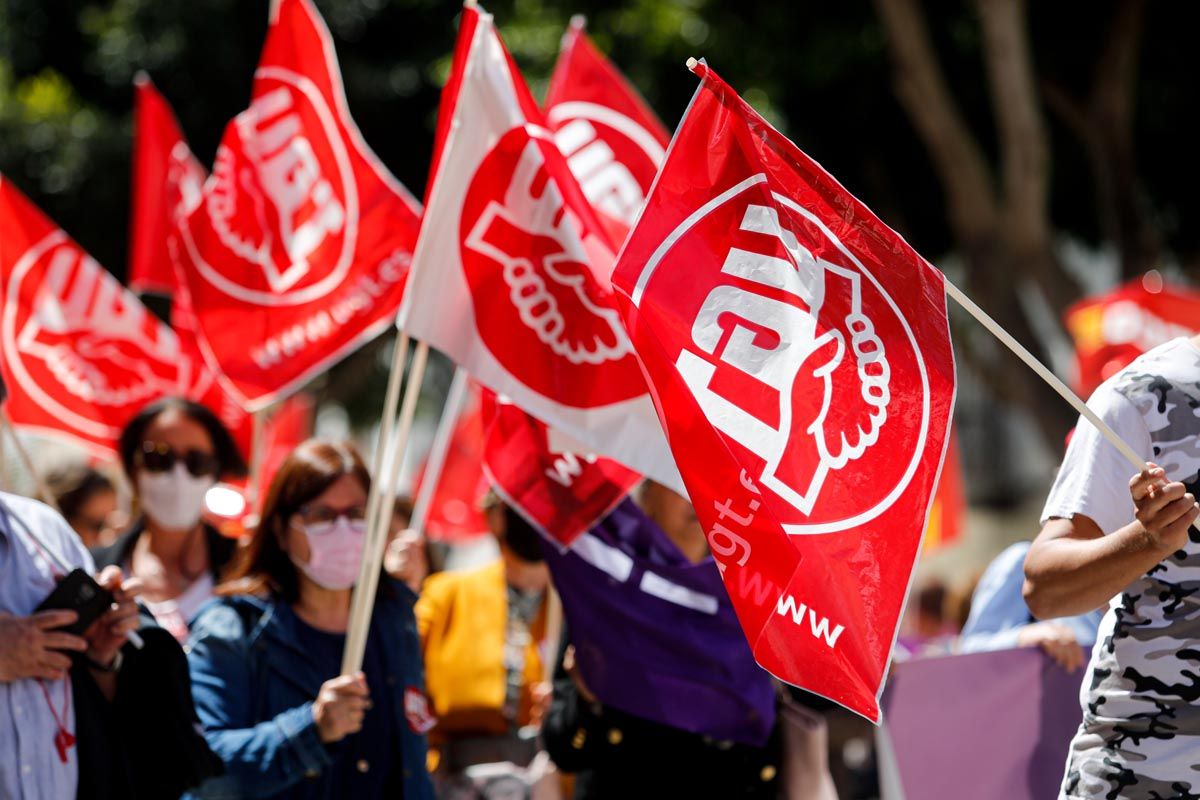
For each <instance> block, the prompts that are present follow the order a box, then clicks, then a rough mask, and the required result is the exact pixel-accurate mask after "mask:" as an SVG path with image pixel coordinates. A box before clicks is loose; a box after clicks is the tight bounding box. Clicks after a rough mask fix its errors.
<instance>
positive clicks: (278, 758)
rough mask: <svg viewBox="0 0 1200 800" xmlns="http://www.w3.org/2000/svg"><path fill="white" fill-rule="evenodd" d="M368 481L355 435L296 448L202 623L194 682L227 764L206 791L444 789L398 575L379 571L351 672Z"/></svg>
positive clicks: (323, 793) (292, 793)
mask: <svg viewBox="0 0 1200 800" xmlns="http://www.w3.org/2000/svg"><path fill="white" fill-rule="evenodd" d="M370 483H371V479H370V476H369V475H368V473H367V468H366V466H365V465H364V464H363V462H362V459H361V458H360V457H359V455H358V453H357V452H355V450H354V449H353V448H352V447H351V446H350V445H348V444H344V443H334V442H326V441H321V440H317V439H313V440H309V441H307V442H305V443H304V444H301V445H300V446H299V447H297V448H296V449H295V450H294V451H292V453H291V455H289V456H288V457H287V459H286V460H285V461H284V463H283V464H282V466H280V468H279V471H278V472H277V473H276V475H275V478H274V480H273V481H272V482H271V487H270V489H269V490H268V492H267V496H266V500H265V502H264V504H263V510H262V519H261V520H260V522H259V525H258V527H257V529H256V530H255V531H254V533H253V534H252V535H251V538H250V539H249V542H248V544H247V546H246V547H244V548H242V549H241V551H240V552H239V556H238V560H237V561H236V562H235V564H234V567H233V569H232V570H231V572H230V579H229V581H228V582H226V583H224V584H222V585H221V586H220V587H218V589H217V595H218V598H217V599H216V600H214V601H212V603H210V604H209V605H207V606H206V607H205V608H204V609H202V610H201V612H200V614H199V616H198V617H197V618H196V620H195V622H194V623H193V625H192V636H191V639H190V640H189V642H188V664H189V670H190V673H191V678H192V695H193V697H194V699H195V701H196V709H197V712H198V714H199V717H200V722H201V723H202V724H203V726H204V730H205V737H206V739H207V740H208V744H209V746H210V747H211V748H212V750H213V751H214V752H215V753H216V754H217V755H218V756H220V758H221V759H222V760H223V761H224V764H225V775H224V776H221V777H218V778H213V779H211V780H209V781H208V782H207V783H205V784H203V785H202V786H201V787H200V788H199V789H198V790H197V791H196V795H197V796H198V797H222V798H224V797H255V798H265V797H271V798H288V800H300V799H301V798H303V799H304V800H317V799H318V798H321V799H324V798H342V797H353V798H376V797H403V798H404V800H426V799H428V800H432V798H433V796H434V795H433V785H432V783H431V782H430V779H429V775H428V773H427V772H426V769H425V759H426V755H427V748H426V741H425V735H424V732H425V731H426V730H427V729H428V728H429V727H431V725H432V719H431V718H430V716H429V711H428V707H427V702H426V699H425V678H424V670H423V665H422V661H421V651H420V645H419V642H418V638H417V625H416V620H415V618H414V616H413V605H414V603H416V599H417V598H416V595H415V594H413V592H412V591H411V590H410V589H409V588H408V587H407V586H405V585H404V584H403V583H401V582H400V581H397V580H394V579H392V578H390V577H389V576H388V575H386V574H381V576H380V584H379V591H378V595H377V597H376V601H375V610H374V613H373V615H372V618H371V627H370V631H369V633H368V636H367V645H366V652H365V655H364V658H363V668H362V671H360V672H358V673H357V674H354V675H345V676H343V675H341V662H342V653H343V651H344V649H345V645H346V628H347V626H348V624H349V619H350V598H351V592H352V589H353V586H354V583H355V581H356V579H357V578H358V573H359V570H360V568H361V566H362V558H363V546H364V539H365V535H366V524H365V522H364V517H365V513H366V503H367V494H368V492H369V491H370ZM381 573H382V571H381Z"/></svg>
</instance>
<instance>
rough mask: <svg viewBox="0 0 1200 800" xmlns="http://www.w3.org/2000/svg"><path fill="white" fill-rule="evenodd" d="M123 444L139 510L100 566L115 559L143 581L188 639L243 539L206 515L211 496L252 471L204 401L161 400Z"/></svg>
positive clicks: (166, 618) (166, 622) (155, 605)
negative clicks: (206, 501)
mask: <svg viewBox="0 0 1200 800" xmlns="http://www.w3.org/2000/svg"><path fill="white" fill-rule="evenodd" d="M118 449H119V451H120V454H121V464H122V466H123V467H124V469H125V474H126V475H127V476H128V478H129V482H130V484H131V485H132V486H133V492H134V499H135V502H136V508H138V509H139V511H140V514H139V516H137V517H136V518H135V520H134V522H133V525H132V527H130V528H129V530H128V531H126V532H125V533H124V534H122V535H121V536H120V537H118V539H117V541H116V542H114V543H113V544H112V545H110V546H108V547H103V548H98V549H96V550H93V551H92V555H93V557H94V558H95V560H96V566H97V568H98V569H103V568H104V567H106V566H108V565H110V564H115V565H117V566H119V567H121V569H122V570H123V571H124V572H125V574H127V575H133V576H135V577H138V578H140V579H141V581H142V585H143V590H142V602H143V603H145V605H146V606H147V608H149V609H150V612H151V613H152V614H154V618H155V620H156V621H157V622H158V624H159V625H161V626H162V627H163V628H165V629H167V630H168V631H170V632H171V634H172V635H174V636H175V638H176V639H178V640H180V641H181V642H182V641H185V640H186V639H187V635H188V623H189V622H190V621H191V619H192V617H194V616H195V614H196V612H197V611H199V610H200V606H202V605H203V604H204V603H205V601H207V600H208V599H209V598H210V597H212V593H213V587H214V586H215V585H216V583H217V582H218V581H219V580H220V575H221V573H222V570H224V568H225V566H226V565H227V564H228V562H229V560H230V559H231V558H232V557H233V554H234V551H235V550H236V548H237V543H236V542H235V541H234V540H232V539H229V538H226V537H224V536H222V535H221V534H220V533H218V532H217V530H216V529H215V528H213V527H212V526H211V525H208V524H206V523H205V522H203V521H202V520H201V514H202V513H203V510H204V496H205V494H206V493H207V492H208V490H209V489H211V488H212V487H213V485H215V484H216V482H217V481H218V480H219V479H221V478H227V477H240V476H242V475H245V474H246V463H245V461H244V460H243V459H242V456H241V454H240V453H239V452H238V449H237V445H236V444H235V443H234V441H233V437H232V436H231V435H230V433H229V431H228V430H226V428H225V426H224V425H222V424H221V421H220V420H219V419H217V417H216V415H215V414H213V413H212V412H211V411H209V410H208V409H207V408H205V407H204V406H202V405H200V404H199V403H193V402H191V401H189V400H183V399H179V398H168V399H163V400H157V401H155V402H153V403H151V404H150V405H148V406H146V407H145V408H144V409H142V410H141V411H140V412H139V413H138V414H137V416H135V417H134V418H133V419H132V420H130V421H129V423H128V424H127V425H126V426H125V430H123V431H122V432H121V438H120V442H119V444H118Z"/></svg>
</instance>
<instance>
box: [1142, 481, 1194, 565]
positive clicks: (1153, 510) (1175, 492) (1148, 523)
mask: <svg viewBox="0 0 1200 800" xmlns="http://www.w3.org/2000/svg"><path fill="white" fill-rule="evenodd" d="M1166 479H1167V474H1166V472H1164V471H1163V469H1162V468H1161V467H1159V466H1158V465H1157V464H1147V465H1146V469H1144V470H1142V471H1141V472H1139V473H1138V474H1137V475H1134V476H1133V478H1131V479H1130V481H1129V493H1130V494H1131V495H1132V496H1133V504H1134V506H1135V507H1136V509H1137V511H1136V514H1135V516H1136V517H1137V521H1138V522H1139V523H1141V525H1142V528H1143V529H1145V531H1146V533H1147V534H1149V536H1150V538H1151V540H1152V541H1153V542H1154V544H1155V545H1157V546H1159V547H1161V548H1163V549H1164V550H1169V551H1170V552H1174V551H1176V550H1182V549H1183V547H1184V545H1186V544H1187V541H1188V526H1190V525H1191V524H1192V523H1193V522H1195V521H1196V518H1197V517H1200V506H1197V505H1196V498H1195V496H1193V495H1192V494H1191V493H1190V492H1188V490H1187V487H1186V486H1184V485H1183V484H1182V483H1179V482H1178V481H1175V482H1173V483H1166V482H1165V481H1166Z"/></svg>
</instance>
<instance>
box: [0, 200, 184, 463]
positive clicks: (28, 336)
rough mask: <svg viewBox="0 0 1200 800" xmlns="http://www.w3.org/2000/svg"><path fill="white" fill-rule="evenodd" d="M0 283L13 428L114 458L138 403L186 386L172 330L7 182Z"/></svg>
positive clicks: (0, 345)
mask: <svg viewBox="0 0 1200 800" xmlns="http://www.w3.org/2000/svg"><path fill="white" fill-rule="evenodd" d="M0 281H2V284H3V287H4V302H3V309H2V312H0V365H2V366H3V370H4V378H5V382H6V383H7V385H8V391H9V397H8V400H7V401H6V407H7V410H8V415H9V418H10V419H11V420H12V421H13V424H14V425H18V426H21V427H23V428H26V429H29V430H37V431H42V432H46V433H51V434H60V435H67V436H70V437H72V438H74V439H76V440H78V441H79V442H81V443H82V444H84V445H85V446H86V447H88V448H90V449H91V450H92V451H94V452H96V453H98V454H101V455H110V454H111V453H112V452H114V451H115V450H116V441H117V438H118V437H119V436H120V432H121V428H122V427H123V426H124V425H125V423H126V422H127V421H128V420H129V419H130V418H131V417H132V416H133V415H134V414H136V413H137V412H138V411H139V410H140V409H141V408H142V406H144V405H145V404H146V403H148V402H150V401H152V400H155V399H157V398H159V397H161V396H163V395H176V394H181V393H183V391H184V389H185V388H186V387H187V386H188V385H190V383H191V381H192V375H191V374H190V366H191V365H190V362H189V361H188V360H187V359H186V358H184V357H183V356H182V354H181V353H180V349H179V340H178V339H177V338H176V336H175V334H174V333H172V332H171V330H170V329H169V328H168V327H167V326H165V325H163V324H162V323H161V322H159V320H158V319H157V318H156V317H155V316H154V315H153V314H152V313H150V312H149V311H148V310H147V309H146V308H145V306H143V305H142V304H141V302H140V301H139V300H138V299H137V297H135V296H134V295H133V293H131V292H130V291H128V290H127V289H125V288H124V287H123V286H121V284H120V283H119V282H118V281H117V279H116V278H114V277H113V276H112V275H110V274H109V273H108V272H107V271H105V270H104V268H102V267H101V266H100V265H99V264H97V263H96V262H95V261H94V260H93V259H92V258H91V257H90V256H89V255H87V253H85V252H84V251H83V250H82V249H81V248H80V247H79V246H78V245H77V244H75V243H74V242H73V241H71V239H70V237H68V236H67V234H66V233H64V232H63V231H62V230H61V229H59V228H58V226H56V225H55V224H54V223H53V222H51V221H50V220H49V219H47V218H46V217H45V216H44V215H43V214H42V213H41V212H40V211H38V209H37V208H35V207H34V206H33V204H32V203H30V202H29V200H28V199H26V198H25V196H24V195H22V194H21V193H20V192H19V191H17V189H16V187H14V186H13V185H12V183H10V182H9V181H7V180H3V179H0Z"/></svg>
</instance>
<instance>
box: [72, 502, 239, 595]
mask: <svg viewBox="0 0 1200 800" xmlns="http://www.w3.org/2000/svg"><path fill="white" fill-rule="evenodd" d="M201 524H202V525H203V526H204V542H205V544H206V545H207V547H208V568H209V571H210V572H211V573H212V577H213V583H219V582H220V579H221V573H222V572H223V571H224V569H225V566H226V565H227V564H228V563H229V561H230V560H231V559H232V558H233V554H234V553H236V552H237V540H236V539H230V538H229V537H228V536H222V535H221V534H220V532H219V531H217V529H216V528H214V527H213V526H211V525H209V524H208V523H207V522H205V523H201ZM145 530H146V518H145V517H138V519H137V521H135V522H134V523H133V525H132V526H131V527H130V528H129V530H127V531H125V533H123V534H121V535H120V536H119V537H118V538H117V540H116V541H115V542H113V543H112V544H110V545H109V546H108V547H97V548H95V549H93V550H92V559H93V560H94V561H95V562H96V571H97V572H99V571H100V570H102V569H104V568H105V567H107V566H109V565H110V564H115V565H117V566H118V567H122V568H124V566H125V565H126V564H128V563H129V560H130V559H131V558H133V548H134V546H135V545H136V544H137V540H138V537H140V536H141V535H142V533H143V532H145Z"/></svg>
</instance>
